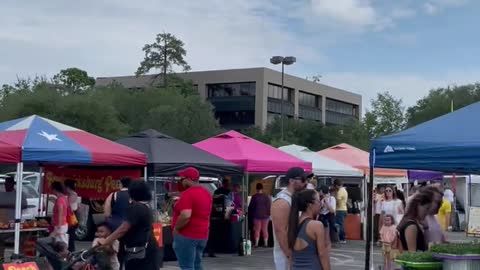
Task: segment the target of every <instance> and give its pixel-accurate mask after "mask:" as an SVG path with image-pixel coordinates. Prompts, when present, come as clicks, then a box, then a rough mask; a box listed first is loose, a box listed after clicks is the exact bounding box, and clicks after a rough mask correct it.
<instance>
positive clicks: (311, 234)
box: [271, 168, 348, 270]
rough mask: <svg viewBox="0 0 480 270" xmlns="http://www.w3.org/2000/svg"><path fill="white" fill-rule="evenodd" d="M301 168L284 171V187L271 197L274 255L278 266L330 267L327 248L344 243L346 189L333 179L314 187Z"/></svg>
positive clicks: (297, 268) (296, 268) (281, 268)
mask: <svg viewBox="0 0 480 270" xmlns="http://www.w3.org/2000/svg"><path fill="white" fill-rule="evenodd" d="M311 177H312V175H311V174H307V173H305V172H304V170H303V169H301V168H291V169H290V170H289V171H288V172H287V174H286V177H285V179H286V181H287V187H286V188H285V189H283V190H282V191H280V192H279V193H278V194H277V195H276V197H275V198H274V199H273V203H272V207H271V215H272V216H271V219H272V223H273V231H274V242H275V243H274V248H273V258H274V263H275V268H276V269H277V270H287V269H292V270H303V269H322V270H329V269H331V268H330V255H329V252H330V248H331V244H332V242H336V240H337V239H338V240H339V242H340V243H346V238H345V224H344V222H345V217H346V216H347V202H348V192H347V190H346V188H345V187H344V186H343V184H342V182H341V181H340V180H338V179H336V180H335V181H334V182H333V186H332V187H328V186H319V187H315V185H314V184H312V183H311V181H310V179H311Z"/></svg>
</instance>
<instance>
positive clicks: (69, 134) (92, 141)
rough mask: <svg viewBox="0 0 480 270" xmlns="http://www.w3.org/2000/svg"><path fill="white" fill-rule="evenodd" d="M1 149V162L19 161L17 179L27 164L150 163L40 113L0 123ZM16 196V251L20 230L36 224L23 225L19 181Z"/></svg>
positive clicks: (134, 153) (96, 164)
mask: <svg viewBox="0 0 480 270" xmlns="http://www.w3.org/2000/svg"><path fill="white" fill-rule="evenodd" d="M0 149H1V151H0V163H1V164H16V165H17V172H16V174H15V177H16V182H17V183H19V182H21V181H22V179H23V177H22V174H23V166H24V164H34V165H40V166H41V167H42V166H44V165H63V166H64V165H84V166H128V167H136V168H138V169H139V170H140V169H141V168H143V167H144V166H145V165H146V157H145V155H144V154H143V153H140V152H137V151H135V150H133V149H130V148H128V147H126V146H123V145H120V144H116V143H114V142H111V141H109V140H106V139H103V138H101V137H98V136H95V135H93V134H90V133H87V132H85V131H82V130H79V129H76V128H74V127H70V126H67V125H64V124H61V123H58V122H55V121H52V120H49V119H46V118H43V117H40V116H36V115H32V116H29V117H25V118H20V119H16V120H12V121H8V122H4V123H0ZM15 199H16V203H15V206H16V208H15V220H14V224H15V225H14V233H15V240H14V243H15V246H14V253H15V254H19V252H20V245H19V243H20V234H21V233H22V232H23V231H26V229H25V228H26V227H28V228H29V229H30V230H31V229H32V228H31V227H33V225H31V223H28V224H29V226H25V225H23V226H22V223H23V221H22V220H21V201H22V185H17V188H16V198H15ZM25 224H26V223H25ZM30 225H31V226H30ZM22 227H23V229H22Z"/></svg>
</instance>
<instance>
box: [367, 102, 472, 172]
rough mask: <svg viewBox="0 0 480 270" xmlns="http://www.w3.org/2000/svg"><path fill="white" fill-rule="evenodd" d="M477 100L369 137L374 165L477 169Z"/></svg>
mask: <svg viewBox="0 0 480 270" xmlns="http://www.w3.org/2000/svg"><path fill="white" fill-rule="evenodd" d="M478 117H480V102H478V103H475V104H472V105H470V106H467V107H464V108H462V109H459V110H458V111H455V112H452V113H449V114H446V115H444V116H441V117H438V118H435V119H433V120H431V121H428V122H425V123H423V124H420V125H418V126H415V127H412V128H409V129H407V130H404V131H402V132H399V133H396V134H393V135H388V136H383V137H380V138H377V139H375V140H373V142H372V145H371V153H372V156H373V157H374V158H375V159H374V160H372V162H373V164H371V165H373V166H374V167H376V168H399V169H400V168H401V169H413V170H431V171H443V172H456V173H467V174H470V173H479V172H480V154H479V153H480V125H478V124H477V121H478Z"/></svg>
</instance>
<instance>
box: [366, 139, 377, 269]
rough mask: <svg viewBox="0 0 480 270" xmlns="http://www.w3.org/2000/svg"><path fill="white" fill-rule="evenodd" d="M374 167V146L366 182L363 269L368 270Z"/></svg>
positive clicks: (371, 228) (371, 229) (370, 245)
mask: <svg viewBox="0 0 480 270" xmlns="http://www.w3.org/2000/svg"><path fill="white" fill-rule="evenodd" d="M374 168H375V148H373V149H372V150H371V152H370V174H369V181H368V183H367V199H368V202H367V239H366V243H365V270H370V269H371V268H370V267H371V265H370V264H371V257H372V232H373V227H372V210H373V209H372V208H373V203H372V202H373V181H374V175H373V169H374Z"/></svg>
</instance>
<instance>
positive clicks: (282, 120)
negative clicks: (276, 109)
mask: <svg viewBox="0 0 480 270" xmlns="http://www.w3.org/2000/svg"><path fill="white" fill-rule="evenodd" d="M284 77H285V64H284V63H283V61H282V103H281V105H280V117H281V118H282V119H281V122H280V123H281V130H282V137H281V138H282V142H283V138H284V136H283V122H284V118H285V115H284V112H283V108H284V106H285V96H284V93H283V92H284V89H283V88H284V85H283V79H284Z"/></svg>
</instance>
